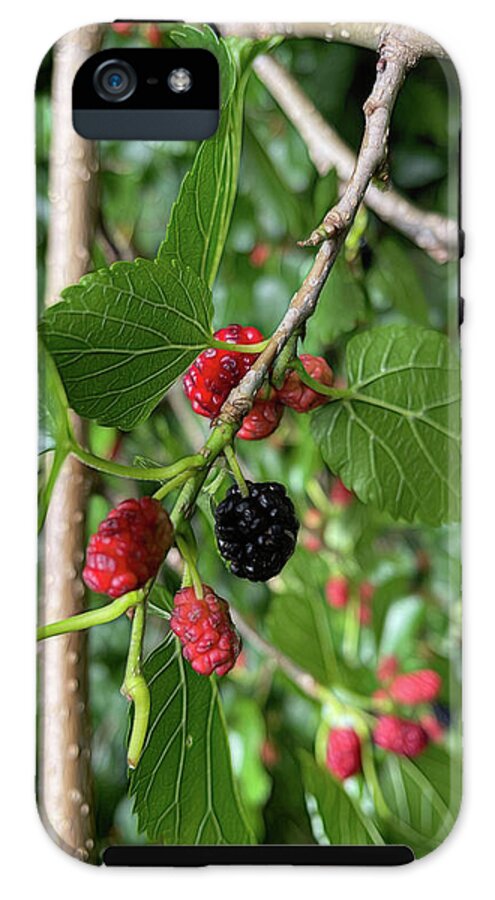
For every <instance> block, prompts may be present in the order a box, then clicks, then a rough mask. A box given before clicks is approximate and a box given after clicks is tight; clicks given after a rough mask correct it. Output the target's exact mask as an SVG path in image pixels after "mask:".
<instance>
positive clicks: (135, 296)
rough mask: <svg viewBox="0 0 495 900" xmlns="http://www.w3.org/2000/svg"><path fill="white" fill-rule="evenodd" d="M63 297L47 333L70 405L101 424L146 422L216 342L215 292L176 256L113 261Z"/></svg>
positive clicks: (50, 314) (48, 318) (47, 319)
mask: <svg viewBox="0 0 495 900" xmlns="http://www.w3.org/2000/svg"><path fill="white" fill-rule="evenodd" d="M62 297H63V300H62V302H61V303H57V304H56V305H55V306H52V307H51V308H50V309H49V310H47V312H46V313H45V315H44V317H43V320H42V323H41V332H42V336H43V339H44V341H45V343H46V345H47V347H48V349H49V350H50V352H51V354H52V356H53V358H54V360H55V363H56V366H57V369H58V372H59V374H60V376H61V379H62V382H63V384H64V387H65V390H66V392H67V396H68V399H69V403H70V405H71V406H72V408H73V409H75V411H76V412H77V413H79V415H81V416H84V417H85V418H88V419H96V420H97V421H98V422H99V423H100V424H101V425H117V426H118V427H119V428H123V429H130V428H133V427H134V426H135V425H137V424H138V422H142V421H144V420H145V419H146V418H147V417H148V416H149V415H150V413H151V412H152V410H153V409H154V407H155V406H156V405H157V403H158V402H159V401H160V400H161V398H162V397H163V395H164V394H165V392H166V391H167V390H168V388H169V387H170V386H171V385H172V384H173V382H174V381H175V380H176V379H177V378H178V377H179V376H180V375H181V374H182V373H183V372H184V371H185V370H186V369H187V368H188V366H189V365H190V364H191V363H192V362H193V360H194V359H195V358H196V356H197V355H198V353H200V352H201V350H204V349H205V347H207V346H208V344H209V341H210V337H211V317H212V301H211V294H210V291H209V289H208V287H207V286H206V285H205V284H204V282H203V281H202V280H201V279H200V278H198V276H197V275H196V274H195V273H194V272H193V271H191V269H188V268H183V267H182V266H180V265H179V264H178V263H177V261H175V260H169V261H168V262H160V261H154V262H151V261H150V260H146V259H136V260H135V261H134V262H132V263H127V262H119V263H115V265H113V266H111V267H110V268H109V269H101V270H100V271H98V272H93V273H91V274H90V275H86V276H85V277H84V278H82V279H81V281H80V282H79V284H76V285H71V286H70V287H68V288H66V289H65V290H64V291H63V293H62Z"/></svg>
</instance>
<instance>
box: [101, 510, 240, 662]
mask: <svg viewBox="0 0 495 900" xmlns="http://www.w3.org/2000/svg"><path fill="white" fill-rule="evenodd" d="M172 538H173V531H172V524H171V522H170V519H169V517H168V515H167V513H166V511H165V510H164V509H163V507H162V505H161V504H160V503H158V501H157V500H154V499H153V498H152V497H143V498H142V499H140V500H134V499H131V500H124V501H123V502H122V503H119V505H118V506H117V507H116V508H115V509H113V510H112V511H111V512H110V513H109V514H108V516H107V517H106V519H104V520H103V522H101V523H100V525H99V527H98V531H97V532H96V534H93V535H92V537H91V538H90V540H89V544H88V549H87V552H86V565H85V567H84V570H83V578H84V581H85V582H86V584H87V586H88V587H89V588H91V590H93V591H97V592H98V593H100V594H107V596H109V597H112V598H114V599H115V598H117V597H121V596H123V594H127V593H128V592H129V591H134V590H137V589H138V588H141V587H144V585H145V584H146V582H147V581H149V579H150V578H154V576H155V575H156V574H157V572H158V569H159V567H160V564H161V562H162V560H163V559H164V557H165V556H166V554H167V552H168V550H169V548H170V546H171V544H172ZM202 590H203V596H202V597H197V596H196V592H195V590H194V588H192V587H186V588H183V589H182V590H181V591H179V592H178V594H176V596H175V599H174V612H173V615H172V618H171V620H170V627H171V629H172V631H173V632H174V634H176V635H177V637H178V638H179V639H180V641H181V643H182V645H183V648H184V649H183V654H184V658H185V659H187V661H188V662H189V663H190V664H191V666H192V668H193V669H194V670H195V671H196V672H198V673H199V674H200V675H211V674H212V673H213V672H216V673H217V675H225V673H226V672H228V671H229V670H230V669H231V668H232V666H233V665H234V663H235V661H236V659H237V657H238V655H239V653H240V649H241V641H240V638H239V635H238V634H237V631H236V630H235V628H234V624H233V622H232V619H231V618H230V613H229V607H228V604H227V601H226V600H223V599H222V598H221V597H217V596H216V594H215V593H214V592H213V590H212V589H211V587H209V586H208V585H206V584H205V585H203V586H202Z"/></svg>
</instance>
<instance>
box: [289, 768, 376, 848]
mask: <svg viewBox="0 0 495 900" xmlns="http://www.w3.org/2000/svg"><path fill="white" fill-rule="evenodd" d="M300 760H301V768H302V778H303V783H304V789H305V791H306V803H307V806H308V812H309V814H310V818H311V820H312V825H313V832H314V835H315V838H316V839H317V841H318V843H319V844H347V845H349V844H351V845H352V844H358V845H359V844H360V845H363V844H383V843H385V842H384V840H383V838H382V837H381V834H380V832H379V830H378V828H377V826H376V824H375V823H374V821H373V819H372V818H371V816H364V815H363V813H362V812H361V811H360V810H359V809H358V807H357V806H356V804H355V803H354V802H353V801H352V800H351V798H350V797H349V796H348V795H347V794H346V792H345V790H344V787H343V786H342V785H341V784H337V782H336V781H335V779H333V778H332V776H331V775H330V774H329V773H328V772H324V771H323V770H322V769H320V768H319V766H317V764H316V762H315V761H314V759H313V757H312V756H310V755H309V753H305V752H304V751H301V753H300Z"/></svg>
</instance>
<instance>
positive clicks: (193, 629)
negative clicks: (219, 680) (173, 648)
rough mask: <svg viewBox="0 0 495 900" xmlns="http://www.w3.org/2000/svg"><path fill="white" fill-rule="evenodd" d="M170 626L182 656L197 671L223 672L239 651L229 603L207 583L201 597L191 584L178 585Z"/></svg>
mask: <svg viewBox="0 0 495 900" xmlns="http://www.w3.org/2000/svg"><path fill="white" fill-rule="evenodd" d="M170 627H171V629H172V631H173V632H174V634H176V635H177V637H178V638H179V640H180V642H181V644H182V646H183V650H182V655H183V657H184V659H187V661H188V663H190V664H191V666H192V668H193V669H194V671H195V672H197V673H198V674H199V675H212V674H213V672H216V674H217V675H225V674H226V673H227V672H229V671H230V669H232V667H233V666H234V664H235V661H236V659H237V657H238V656H239V653H240V652H241V639H240V637H239V635H238V634H237V631H236V629H235V627H234V623H233V622H232V619H231V618H230V613H229V605H228V603H227V601H226V600H223V599H222V597H217V595H216V594H215V593H214V592H213V590H212V589H211V587H209V586H208V585H207V584H204V585H203V597H202V599H200V598H199V597H197V596H196V592H195V590H194V588H193V587H185V588H182V590H180V591H179V592H178V593H177V594H176V595H175V597H174V611H173V613H172V616H171V619H170Z"/></svg>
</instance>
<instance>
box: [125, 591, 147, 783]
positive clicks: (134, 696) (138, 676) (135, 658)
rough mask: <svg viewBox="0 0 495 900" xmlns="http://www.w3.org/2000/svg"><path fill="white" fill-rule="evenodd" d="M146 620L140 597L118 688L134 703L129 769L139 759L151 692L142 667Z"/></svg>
mask: <svg viewBox="0 0 495 900" xmlns="http://www.w3.org/2000/svg"><path fill="white" fill-rule="evenodd" d="M145 621H146V615H145V601H143V602H141V603H138V605H137V606H136V607H135V609H134V616H133V619H132V626H131V639H130V642H129V651H128V654H127V664H126V668H125V675H124V683H123V685H122V687H121V689H120V690H121V693H122V694H123V695H124V697H127V699H128V700H130V701H131V702H132V703H133V704H134V717H133V720H132V728H131V736H130V738H129V747H128V750H127V763H128V766H129V768H130V769H135V768H136V766H137V764H138V762H139V758H140V756H141V753H142V750H143V746H144V742H145V740H146V734H147V731H148V722H149V716H150V692H149V688H148V685H147V684H146V680H145V678H144V675H143V673H142V669H141V657H142V652H143V640H144V626H145Z"/></svg>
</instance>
